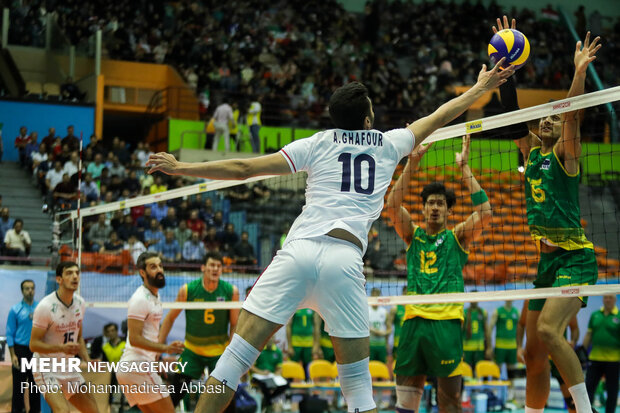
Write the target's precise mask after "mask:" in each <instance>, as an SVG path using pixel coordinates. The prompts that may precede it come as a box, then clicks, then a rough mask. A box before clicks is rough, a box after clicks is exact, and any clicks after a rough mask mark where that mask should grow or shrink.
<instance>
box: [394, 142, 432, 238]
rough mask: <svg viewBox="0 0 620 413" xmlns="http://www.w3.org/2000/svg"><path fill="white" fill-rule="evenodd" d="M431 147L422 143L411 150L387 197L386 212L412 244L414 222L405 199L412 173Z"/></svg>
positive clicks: (401, 235) (397, 230) (400, 234)
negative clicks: (404, 203)
mask: <svg viewBox="0 0 620 413" xmlns="http://www.w3.org/2000/svg"><path fill="white" fill-rule="evenodd" d="M430 147H431V145H430V144H429V145H420V146H418V147H416V148H415V149H414V150H413V152H411V155H409V159H408V160H407V165H406V166H405V168H404V169H403V173H402V174H400V176H399V177H398V180H397V181H396V184H394V187H393V188H392V190H391V191H390V194H389V195H388V199H387V204H386V212H387V214H388V217H389V218H390V220H391V221H392V224H393V225H394V229H395V230H396V232H397V233H398V235H399V236H400V237H401V238H402V240H403V241H405V243H406V244H407V245H409V244H411V237H412V236H413V225H414V222H413V220H412V219H411V215H410V214H409V211H407V208H405V207H404V206H403V199H404V197H405V194H408V193H409V184H410V182H411V174H412V173H413V172H415V171H417V169H418V166H419V164H420V160H421V159H422V156H424V154H425V153H426V152H427V151H428V150H429V148H430Z"/></svg>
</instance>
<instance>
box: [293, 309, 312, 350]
mask: <svg viewBox="0 0 620 413" xmlns="http://www.w3.org/2000/svg"><path fill="white" fill-rule="evenodd" d="M313 332H314V311H312V310H309V309H307V308H305V309H303V310H297V311H296V312H295V314H294V315H293V320H292V324H291V346H293V347H310V348H312V344H313V342H314V336H313Z"/></svg>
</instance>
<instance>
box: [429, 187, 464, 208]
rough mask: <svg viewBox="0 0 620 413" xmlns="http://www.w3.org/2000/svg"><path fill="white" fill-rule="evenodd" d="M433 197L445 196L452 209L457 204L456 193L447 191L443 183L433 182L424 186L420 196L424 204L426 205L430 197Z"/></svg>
mask: <svg viewBox="0 0 620 413" xmlns="http://www.w3.org/2000/svg"><path fill="white" fill-rule="evenodd" d="M431 195H443V196H444V197H445V198H446V204H447V205H448V208H452V207H453V206H454V204H456V195H454V192H453V191H451V190H450V189H447V188H446V187H445V186H444V184H442V183H441V182H433V183H430V184H428V185H426V186H424V189H422V193H421V194H420V196H422V203H423V204H426V201H427V200H428V197H429V196H431Z"/></svg>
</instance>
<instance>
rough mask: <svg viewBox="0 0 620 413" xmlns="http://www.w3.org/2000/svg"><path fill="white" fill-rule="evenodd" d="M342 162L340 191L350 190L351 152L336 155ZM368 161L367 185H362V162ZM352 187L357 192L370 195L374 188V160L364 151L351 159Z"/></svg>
mask: <svg viewBox="0 0 620 413" xmlns="http://www.w3.org/2000/svg"><path fill="white" fill-rule="evenodd" d="M338 162H342V184H341V185H340V192H351V154H350V153H348V152H343V153H341V154H340V156H339V157H338ZM363 162H366V163H368V186H367V187H366V188H364V187H363V186H362V163H363ZM353 179H354V185H353V188H354V189H355V192H357V193H358V194H366V195H370V194H372V192H373V191H374V190H375V160H374V159H373V157H372V156H370V155H367V154H365V153H362V154H359V155H357V156H356V157H355V159H353Z"/></svg>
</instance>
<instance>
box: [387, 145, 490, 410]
mask: <svg viewBox="0 0 620 413" xmlns="http://www.w3.org/2000/svg"><path fill="white" fill-rule="evenodd" d="M428 148H429V146H426V147H424V146H418V147H417V148H416V149H415V150H414V151H413V153H412V154H411V155H410V156H409V161H408V163H407V166H405V169H404V170H403V173H402V174H401V176H400V177H399V178H398V181H397V182H396V184H395V185H394V188H393V189H392V191H391V192H390V195H389V197H388V201H387V213H388V216H389V217H390V219H391V220H392V223H393V224H394V228H395V229H396V232H397V233H398V235H400V237H401V238H402V239H403V241H405V243H406V244H407V245H408V249H407V294H411V295H416V294H437V293H451V292H463V291H464V284H463V266H464V265H465V263H466V262H467V257H468V252H467V247H468V245H469V244H470V242H471V241H472V240H474V239H475V238H476V237H478V236H479V235H480V234H481V233H482V230H483V228H484V227H485V225H487V224H488V223H489V222H490V220H491V216H492V213H491V205H490V204H489V200H488V198H487V196H486V194H485V192H484V191H483V190H482V188H480V185H479V184H478V181H477V180H476V178H474V176H473V175H472V172H471V169H470V168H469V165H468V160H469V136H465V137H463V147H462V151H461V152H460V153H457V154H456V163H457V164H458V165H459V167H460V169H461V174H462V177H461V179H462V181H463V183H464V185H465V187H466V188H467V190H468V191H469V193H470V194H471V198H472V203H473V206H474V212H473V213H472V214H471V215H470V216H469V217H468V218H467V219H466V220H465V221H463V222H461V223H459V224H458V225H456V227H455V228H454V229H447V228H446V223H447V220H448V215H449V214H450V213H451V212H452V207H453V206H454V204H455V202H456V197H455V195H454V193H453V192H452V191H449V190H447V189H446V188H445V187H444V185H443V184H441V183H437V182H435V183H431V184H429V185H426V186H425V187H424V189H423V191H422V194H421V195H422V204H423V206H422V213H423V215H424V223H423V226H424V228H423V227H421V226H418V225H417V224H416V223H414V222H413V220H412V219H411V215H410V214H409V211H408V210H407V209H406V208H405V206H404V203H403V200H404V198H405V196H406V195H407V194H409V192H410V188H409V184H410V182H411V175H412V172H413V171H414V170H416V169H417V167H418V164H419V162H420V159H421V158H422V156H423V155H424V153H425V152H426V151H427V150H428ZM404 318H405V322H404V323H403V326H402V329H401V332H400V340H399V345H398V357H397V358H396V368H395V369H394V373H395V374H396V397H397V404H396V411H398V412H401V413H403V412H407V413H411V412H414V411H415V412H417V411H418V410H419V406H420V400H421V398H422V393H423V390H424V382H425V380H426V377H427V376H434V377H437V378H438V402H439V410H440V411H450V412H460V411H461V410H462V409H461V375H460V371H459V369H458V366H459V364H460V363H461V360H462V358H463V340H462V330H461V324H462V321H463V304H459V303H450V304H416V305H407V306H406V308H405V316H404Z"/></svg>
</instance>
